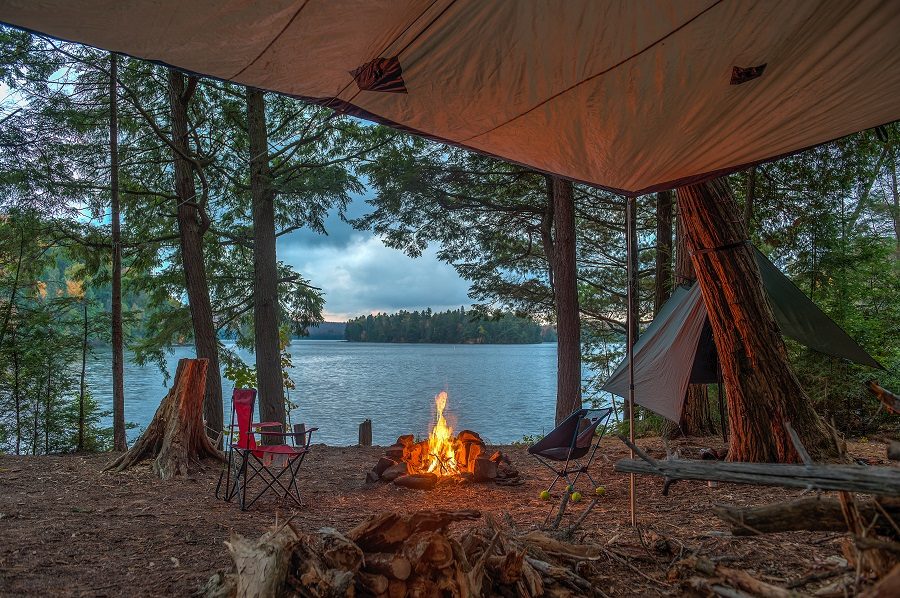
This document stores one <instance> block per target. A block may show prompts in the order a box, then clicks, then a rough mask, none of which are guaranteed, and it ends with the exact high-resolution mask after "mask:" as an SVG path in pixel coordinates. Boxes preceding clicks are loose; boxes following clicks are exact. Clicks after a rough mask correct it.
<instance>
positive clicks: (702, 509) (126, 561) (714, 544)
mask: <svg viewBox="0 0 900 598" xmlns="http://www.w3.org/2000/svg"><path fill="white" fill-rule="evenodd" d="M638 444H639V446H641V448H645V449H647V450H648V452H650V454H651V455H652V456H659V457H662V456H664V451H663V448H662V444H661V442H660V441H659V440H658V439H645V440H641V441H639V443H638ZM720 444H721V443H720V441H716V440H714V439H687V440H682V441H679V442H677V443H674V445H673V446H679V447H680V450H681V452H682V456H685V457H693V456H696V454H697V450H698V449H699V448H700V447H703V446H714V447H719V446H720ZM849 448H850V452H851V454H853V455H854V456H857V457H864V458H868V459H870V460H872V461H873V462H879V461H880V460H881V459H882V458H883V456H884V451H883V446H881V445H877V444H873V445H869V444H860V443H851V445H850V447H849ZM502 450H504V451H506V452H508V453H509V454H510V455H511V457H512V459H513V462H514V463H515V464H516V466H517V467H518V468H519V469H520V471H522V473H523V474H524V476H525V484H524V485H521V486H518V487H500V486H493V485H482V484H478V485H453V486H441V487H439V489H438V490H436V491H431V492H422V491H416V490H408V489H405V488H399V487H396V486H394V485H393V484H376V485H367V484H365V483H364V477H365V472H366V470H367V469H368V468H370V467H371V465H372V464H373V463H374V462H375V461H376V460H377V457H378V456H379V455H380V454H381V452H382V449H379V448H359V447H344V448H341V447H326V446H315V447H314V452H313V453H312V454H311V455H310V457H309V458H308V460H307V462H306V463H305V464H304V472H303V480H304V482H303V484H304V486H305V493H304V498H305V500H306V502H307V505H306V506H305V507H304V508H303V509H299V510H296V511H295V510H290V509H289V510H286V511H285V514H290V515H294V516H295V521H297V522H299V523H301V524H302V525H303V526H308V527H309V528H310V529H318V528H320V527H323V526H332V527H335V528H337V529H339V530H347V529H349V528H350V527H352V526H353V525H355V524H357V523H359V522H360V521H361V520H363V519H364V518H366V517H367V516H368V515H370V514H372V513H377V512H380V511H384V510H390V509H397V510H402V511H408V510H413V509H418V508H423V507H439V508H474V509H480V510H482V511H484V512H492V513H497V514H498V515H499V514H501V513H502V512H504V511H508V512H509V514H510V516H511V518H512V520H513V521H514V522H515V523H516V524H517V525H518V526H519V527H527V526H531V525H537V524H540V523H541V522H542V521H543V520H544V518H545V516H546V515H547V512H548V510H549V509H550V504H548V503H546V502H543V501H541V500H539V498H538V494H539V492H540V490H541V489H543V488H544V487H545V486H546V484H547V483H548V482H549V478H548V475H547V472H546V471H545V470H542V468H540V466H539V465H538V464H537V463H536V462H535V461H534V460H533V459H532V458H530V457H529V456H528V455H527V454H526V453H525V451H524V448H522V447H502ZM603 451H604V456H603V458H601V459H599V463H598V469H599V471H600V475H601V477H602V478H603V480H604V482H603V483H604V484H605V487H606V489H607V495H606V497H605V498H604V499H603V500H602V502H601V503H600V504H599V505H598V506H597V508H595V509H594V511H593V512H592V513H591V514H590V516H589V518H588V519H587V522H586V524H585V526H584V528H583V529H584V532H585V533H584V535H586V536H587V537H588V538H589V539H591V540H594V541H597V542H601V543H603V544H604V545H605V546H608V547H610V548H611V549H613V553H614V554H616V555H620V556H621V557H622V558H620V559H610V562H609V564H608V569H609V575H608V585H607V587H605V588H603V591H604V592H606V593H607V594H610V595H617V596H629V595H677V594H679V593H680V588H679V586H678V585H677V583H672V582H669V581H667V579H666V570H667V568H668V566H669V564H670V562H671V561H672V560H673V559H674V558H676V557H677V555H678V554H680V553H681V552H682V550H684V551H699V552H700V553H702V554H705V555H709V556H715V557H718V558H719V559H720V560H721V562H727V563H728V564H729V566H731V567H737V568H743V569H747V570H748V571H750V572H752V573H753V574H754V575H755V576H757V577H758V578H760V579H763V580H766V581H769V582H771V583H775V584H779V585H786V584H788V583H789V582H790V581H792V580H795V579H797V578H800V577H803V576H804V575H806V574H807V573H809V572H811V571H828V570H829V569H830V568H836V567H840V566H841V565H842V564H845V563H843V562H842V560H841V558H840V555H841V550H840V538H841V536H840V535H838V534H827V533H808V532H804V533H792V534H777V535H771V536H765V537H759V538H737V537H732V536H730V534H728V533H727V528H726V527H725V526H724V525H723V524H722V523H721V522H719V520H718V519H716V518H715V517H714V516H713V515H712V513H711V512H710V506H711V505H713V504H715V503H726V504H738V505H752V504H762V503H766V502H774V501H778V500H783V499H787V498H790V497H792V496H799V495H800V494H801V492H800V491H787V490H781V489H770V488H755V487H750V486H738V485H731V484H721V485H719V486H717V487H709V486H708V485H707V484H705V483H700V482H679V483H677V484H675V485H674V486H673V487H672V489H671V492H670V496H668V497H664V496H662V495H661V493H660V491H661V488H662V480H661V479H659V478H653V477H638V478H637V488H638V508H639V513H638V523H639V525H640V526H641V527H642V528H643V529H644V530H645V538H646V537H647V536H646V533H648V532H647V531H646V530H650V535H651V536H652V537H660V536H661V537H663V538H665V539H667V540H668V541H669V544H670V545H671V546H672V547H673V550H674V554H675V557H672V556H669V557H665V556H660V555H658V554H653V553H651V552H650V551H648V550H646V549H644V548H643V547H642V545H641V542H640V540H639V539H638V537H637V535H636V533H635V531H634V530H632V529H631V528H630V526H629V525H628V520H629V516H628V478H627V476H624V475H618V474H615V473H613V471H612V463H613V462H614V461H615V460H616V459H619V458H621V457H623V456H625V454H626V452H627V449H626V448H625V447H624V446H623V445H622V444H621V443H620V442H619V441H618V440H613V439H606V440H604V446H603ZM110 459H111V456H110V455H66V456H58V457H53V456H51V457H9V456H4V457H0V538H2V541H0V594H2V595H4V596H10V595H72V596H150V595H157V596H158V595H181V596H187V595H190V594H192V593H194V592H196V591H197V590H198V589H199V588H200V587H201V586H202V585H203V584H204V583H205V582H206V580H207V579H208V578H209V577H210V575H211V574H213V573H214V572H215V571H217V570H220V569H225V568H227V567H228V566H229V560H228V556H227V553H226V550H225V548H224V546H223V544H222V542H223V541H224V540H226V539H227V538H228V536H229V535H230V534H231V533H234V532H237V533H241V534H246V535H252V536H257V535H259V534H260V533H261V532H262V531H263V530H264V529H265V528H266V526H268V525H270V524H271V523H273V521H274V519H275V511H276V509H278V505H277V504H276V503H275V501H274V500H271V499H270V500H269V501H268V502H266V501H260V503H258V504H257V505H255V507H254V509H253V510H252V511H249V512H245V513H241V512H240V511H239V510H238V508H237V506H236V505H235V504H228V503H222V502H220V501H217V500H216V499H215V497H214V496H213V491H214V488H215V485H216V480H217V477H218V472H219V470H218V468H217V467H214V466H212V465H210V467H209V468H208V469H207V470H206V471H203V472H199V473H197V474H196V475H194V476H193V477H191V478H190V479H188V480H175V481H168V482H161V481H159V480H158V479H155V478H154V477H153V474H152V472H151V471H150V468H149V466H141V467H138V468H136V469H134V470H132V471H129V472H126V473H123V474H109V473H101V471H100V470H101V469H102V467H103V466H104V464H106V463H107V462H108V461H109V460H110ZM587 503H588V501H585V502H583V503H581V504H579V505H575V507H574V508H570V509H569V512H568V513H567V515H566V516H567V518H569V517H576V516H577V515H578V514H579V512H580V511H581V510H582V509H584V508H586V505H587ZM554 504H555V501H554ZM460 525H461V524H460ZM460 531H462V530H460ZM654 533H655V534H656V535H653V534H654ZM830 581H834V578H832V579H831V580H830ZM823 583H827V582H822V583H820V584H819V585H822V584H823ZM814 587H815V586H806V587H805V588H798V589H806V590H811V589H813V588H814Z"/></svg>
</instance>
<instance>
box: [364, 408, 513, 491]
mask: <svg viewBox="0 0 900 598" xmlns="http://www.w3.org/2000/svg"><path fill="white" fill-rule="evenodd" d="M447 400H448V396H447V393H446V391H441V392H439V393H438V394H437V396H436V397H435V398H434V404H435V410H436V414H435V422H434V424H433V425H432V427H431V431H430V432H429V434H428V438H426V439H424V440H419V441H416V438H415V436H414V435H413V434H406V435H403V436H400V437H399V438H398V439H397V442H396V443H394V444H393V445H391V446H389V447H388V448H387V449H386V450H385V452H384V456H383V457H381V459H379V460H378V463H376V464H375V466H374V467H373V468H372V470H371V471H370V472H369V473H368V474H367V476H366V481H367V482H370V483H374V482H378V481H384V482H393V483H394V484H397V485H398V486H405V487H407V488H416V489H420V490H430V489H431V488H434V487H435V486H436V485H437V484H439V483H447V482H452V483H465V482H494V483H497V484H503V485H518V484H519V483H521V482H520V479H519V472H518V470H516V468H515V467H513V465H512V462H511V461H510V459H509V457H508V456H507V455H504V454H503V453H501V452H500V451H494V452H493V453H491V454H490V455H489V454H488V451H487V446H486V445H485V443H484V441H483V440H482V439H481V436H479V435H478V434H477V433H476V432H473V431H471V430H462V431H461V432H459V433H458V434H454V433H453V428H452V427H451V426H450V424H448V423H447V418H446V416H445V411H446V410H447Z"/></svg>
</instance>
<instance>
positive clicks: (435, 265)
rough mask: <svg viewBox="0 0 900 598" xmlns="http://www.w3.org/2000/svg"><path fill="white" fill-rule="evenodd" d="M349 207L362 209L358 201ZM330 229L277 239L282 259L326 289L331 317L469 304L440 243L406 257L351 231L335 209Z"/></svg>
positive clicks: (464, 287) (370, 236)
mask: <svg viewBox="0 0 900 598" xmlns="http://www.w3.org/2000/svg"><path fill="white" fill-rule="evenodd" d="M360 203H362V202H361V201H360ZM354 204H356V202H354ZM351 208H355V209H354V210H353V211H354V212H356V213H359V212H357V210H359V207H358V206H357V205H354V206H351ZM354 215H356V214H354ZM327 228H328V231H329V235H328V236H323V235H317V234H315V233H314V232H312V231H308V230H303V231H297V232H295V233H292V234H290V235H285V236H284V237H282V238H281V239H279V242H278V258H279V259H280V260H281V261H284V262H286V263H288V264H290V265H291V266H293V267H294V268H295V269H296V270H297V271H298V272H299V273H300V274H302V275H303V276H304V277H306V278H308V279H309V280H310V281H311V282H312V284H313V285H315V286H317V287H320V288H322V290H323V291H324V293H325V300H326V304H325V312H326V319H327V320H331V321H340V320H346V319H347V318H351V317H355V316H359V315H365V314H370V313H377V312H381V311H384V312H395V311H398V310H400V309H406V310H410V311H412V310H417V309H418V310H421V309H425V308H427V307H431V308H432V309H435V310H438V311H440V310H444V309H454V308H457V307H459V306H460V305H466V306H468V305H469V304H471V299H469V297H468V291H469V283H468V282H467V281H465V280H463V279H461V278H460V277H459V275H458V274H457V273H456V271H455V270H454V269H453V267H451V266H450V265H448V264H445V263H443V262H441V261H439V260H438V259H437V257H435V253H436V248H433V247H432V248H429V249H428V250H427V251H425V253H424V254H423V255H422V256H421V257H419V258H415V259H413V258H410V257H407V256H406V255H405V254H403V253H401V252H399V251H396V250H394V249H390V248H388V247H385V246H384V244H383V243H382V242H381V240H380V239H379V238H378V237H376V236H375V235H373V234H372V233H369V232H365V231H356V230H353V229H352V227H350V226H349V225H348V224H346V223H345V222H341V221H340V219H339V218H338V217H337V216H336V215H335V214H332V215H330V216H329V218H328V221H327Z"/></svg>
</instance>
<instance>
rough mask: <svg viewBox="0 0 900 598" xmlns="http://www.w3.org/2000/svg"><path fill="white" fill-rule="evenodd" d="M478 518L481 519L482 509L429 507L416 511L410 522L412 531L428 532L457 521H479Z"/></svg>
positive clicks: (410, 517) (409, 519)
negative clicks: (454, 509) (446, 509)
mask: <svg viewBox="0 0 900 598" xmlns="http://www.w3.org/2000/svg"><path fill="white" fill-rule="evenodd" d="M478 519H481V511H475V510H473V509H461V510H458V511H444V510H441V509H429V510H427V511H416V512H415V513H413V514H412V515H410V516H409V518H408V522H409V529H410V530H411V532H428V531H437V530H442V529H444V528H446V527H447V526H448V525H450V524H451V523H456V522H457V521H477V520H478Z"/></svg>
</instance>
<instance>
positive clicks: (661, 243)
mask: <svg viewBox="0 0 900 598" xmlns="http://www.w3.org/2000/svg"><path fill="white" fill-rule="evenodd" d="M673 203H674V197H673V193H672V192H671V191H660V192H659V193H657V194H656V277H655V285H654V286H655V288H654V292H653V313H654V315H655V314H658V313H659V310H660V308H662V306H663V304H664V303H665V302H666V301H667V300H668V299H669V296H670V295H671V294H672V205H673Z"/></svg>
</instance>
